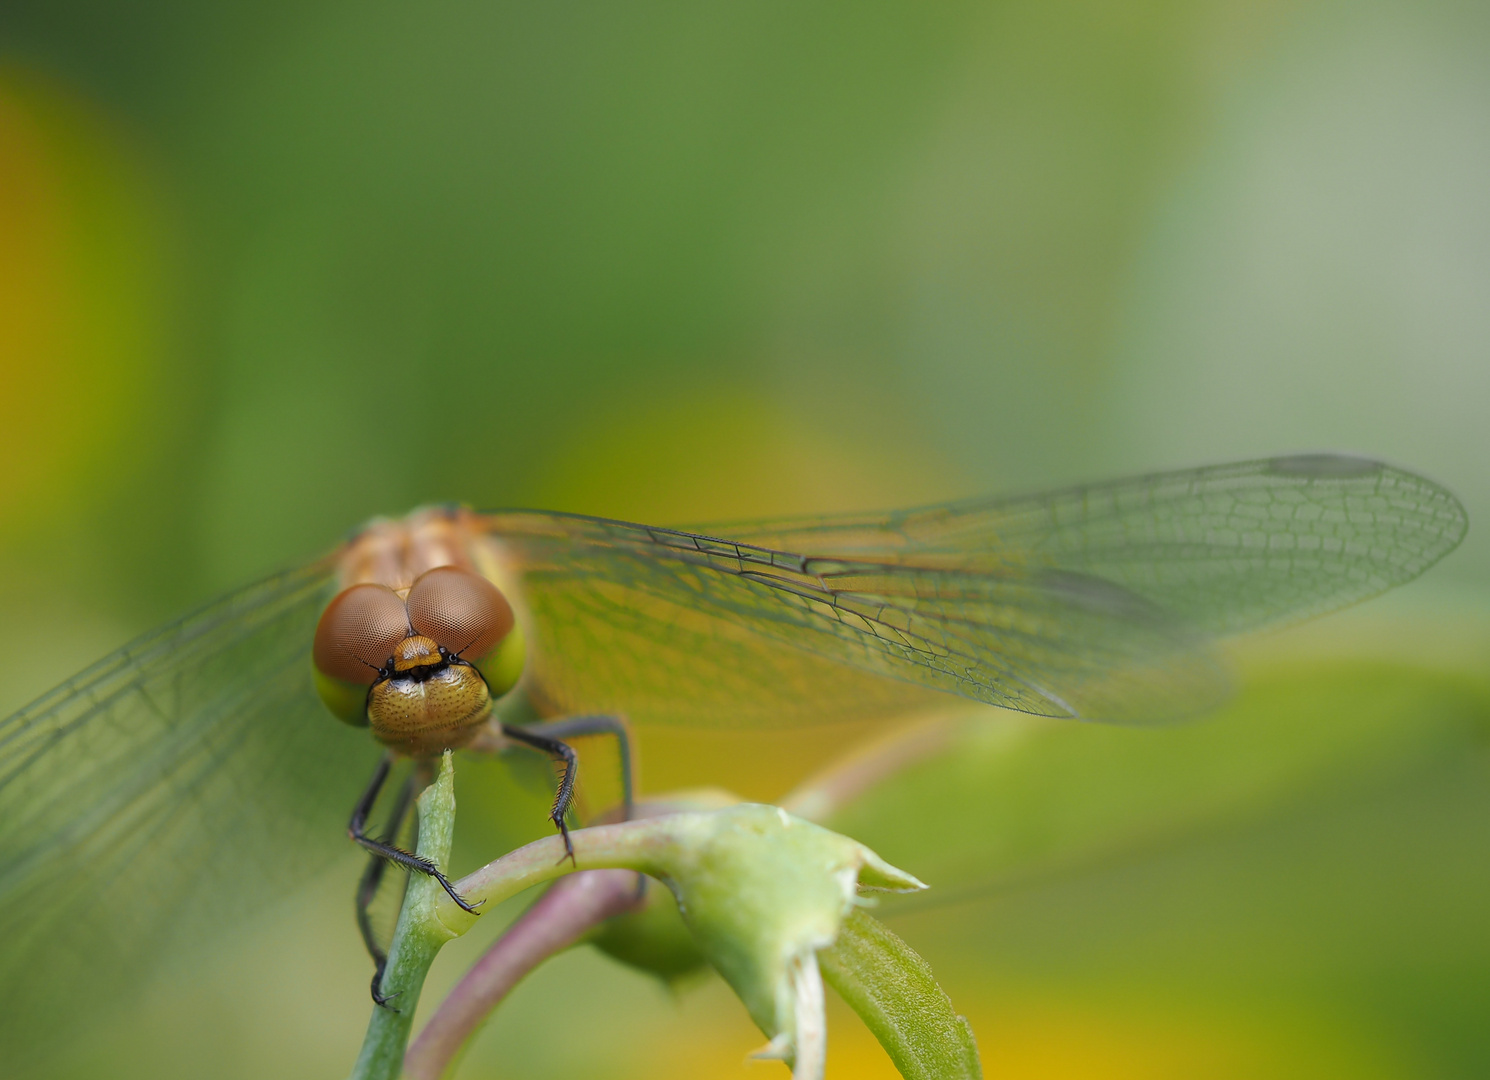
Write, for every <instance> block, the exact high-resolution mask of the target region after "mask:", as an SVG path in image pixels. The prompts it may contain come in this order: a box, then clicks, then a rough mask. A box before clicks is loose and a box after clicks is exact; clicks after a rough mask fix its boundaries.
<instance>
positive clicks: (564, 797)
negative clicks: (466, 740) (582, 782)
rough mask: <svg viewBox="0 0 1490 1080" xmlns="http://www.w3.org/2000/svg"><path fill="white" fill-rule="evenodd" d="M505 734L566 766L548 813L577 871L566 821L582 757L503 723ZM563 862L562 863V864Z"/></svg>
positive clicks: (571, 749)
mask: <svg viewBox="0 0 1490 1080" xmlns="http://www.w3.org/2000/svg"><path fill="white" fill-rule="evenodd" d="M502 734H503V735H506V736H507V737H508V738H509V739H512V740H513V741H514V742H520V743H523V744H525V745H527V746H531V747H532V748H533V749H534V750H541V751H543V752H544V753H545V754H548V755H549V756H550V757H552V758H553V759H554V760H555V761H557V762H559V763H560V765H562V766H563V771H562V772H561V773H560V774H559V790H558V791H556V792H555V793H554V806H553V809H552V810H550V811H549V812H548V818H549V820H550V821H552V822H553V823H554V825H556V826H557V827H558V830H559V835H560V836H562V837H563V838H564V859H568V860H569V861H570V862H572V863H574V865H575V867H576V868H578V867H579V863H577V862H575V861H574V844H573V842H572V841H570V839H569V824H568V822H566V821H565V820H564V819H565V816H566V815H567V814H568V813H569V807H570V805H571V804H572V803H573V802H574V781H575V780H576V778H577V777H578V773H579V755H578V754H576V753H575V752H574V747H572V746H570V745H569V744H568V743H566V742H563V741H561V740H559V739H552V738H549V737H548V736H547V735H539V734H538V733H536V732H533V731H529V730H527V729H526V728H520V727H517V726H515V725H511V724H503V725H502ZM564 859H560V860H559V861H560V862H563V861H564Z"/></svg>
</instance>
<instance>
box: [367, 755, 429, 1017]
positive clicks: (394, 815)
mask: <svg viewBox="0 0 1490 1080" xmlns="http://www.w3.org/2000/svg"><path fill="white" fill-rule="evenodd" d="M414 781H415V776H414V775H413V774H410V776H409V777H408V779H406V780H405V781H404V782H403V785H402V786H401V787H400V788H399V789H398V798H397V800H395V801H394V804H393V809H392V811H391V812H390V813H389V815H388V822H387V824H386V826H385V827H384V833H383V836H384V839H385V841H387V842H389V843H391V842H393V840H394V839H395V838H396V837H397V836H398V832H399V830H400V829H401V828H403V823H404V818H405V817H407V816H408V813H409V807H410V805H412V803H413V801H414ZM387 869H388V860H387V859H385V858H383V857H382V856H381V855H372V856H370V857H369V858H368V860H367V868H366V869H365V870H363V871H362V880H361V881H359V882H358V883H357V929H358V931H359V932H360V933H361V934H362V944H363V945H364V946H365V947H366V949H367V954H368V955H369V956H371V957H372V960H373V965H374V970H373V977H372V999H373V1001H374V1002H375V1003H376V1004H378V1005H382V1006H384V1007H385V1008H392V1006H391V1005H389V1004H388V1003H389V1002H390V1001H392V1000H393V999H394V998H396V997H398V993H392V994H388V995H387V996H384V995H383V993H382V991H381V990H380V989H379V986H380V984H381V983H382V981H383V970H384V968H386V967H387V966H388V954H387V953H385V952H384V951H383V947H382V946H381V945H380V944H378V938H377V935H376V934H375V933H373V927H372V919H371V917H370V915H369V911H368V909H369V908H370V907H371V906H372V902H373V898H374V897H376V896H377V895H378V887H379V886H380V885H381V884H382V883H383V874H384V873H385V871H387ZM394 1011H395V1012H397V1011H398V1010H396V1009H395V1010H394Z"/></svg>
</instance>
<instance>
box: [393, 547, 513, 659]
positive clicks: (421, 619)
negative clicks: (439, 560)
mask: <svg viewBox="0 0 1490 1080" xmlns="http://www.w3.org/2000/svg"><path fill="white" fill-rule="evenodd" d="M514 621H515V620H514V618H513V615H512V605H511V604H509V603H507V598H506V597H505V596H503V595H502V592H501V590H500V589H498V588H497V587H496V586H495V585H493V584H492V583H491V582H490V581H487V580H486V578H484V577H482V576H481V575H480V574H473V573H471V571H469V570H462V569H460V567H457V566H437V567H435V568H434V569H433V570H427V571H425V572H424V573H423V574H420V575H419V579H418V580H417V581H415V582H414V585H413V587H412V588H411V589H409V625H410V626H412V627H413V628H414V630H415V632H416V633H420V634H423V635H424V636H425V637H428V638H433V639H434V641H435V643H436V644H438V645H443V646H444V647H445V648H446V649H447V650H449V651H450V652H452V653H455V654H456V655H457V656H460V657H462V658H463V659H466V660H479V659H481V658H482V657H484V656H486V655H487V654H488V653H490V652H491V651H492V650H493V649H495V648H496V647H497V645H498V644H500V643H501V641H502V639H503V638H505V637H506V636H507V635H508V633H509V632H511V630H512V624H513V622H514Z"/></svg>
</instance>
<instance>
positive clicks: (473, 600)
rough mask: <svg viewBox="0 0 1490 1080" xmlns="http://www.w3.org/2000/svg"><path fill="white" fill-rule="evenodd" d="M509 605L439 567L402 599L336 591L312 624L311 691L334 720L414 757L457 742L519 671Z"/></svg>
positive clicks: (387, 593)
mask: <svg viewBox="0 0 1490 1080" xmlns="http://www.w3.org/2000/svg"><path fill="white" fill-rule="evenodd" d="M522 654H523V643H522V635H521V634H520V633H519V632H518V630H517V625H516V620H515V618H514V616H513V613H512V606H511V605H510V604H509V603H508V602H507V598H506V597H505V596H503V595H502V593H501V590H499V589H498V588H497V587H496V586H495V585H493V584H492V583H491V582H490V581H488V580H487V579H486V578H484V577H481V576H480V575H479V574H475V573H472V572H471V571H469V570H463V569H461V568H459V567H454V566H440V567H436V568H435V569H433V570H429V571H426V572H425V573H424V574H421V575H420V576H419V577H418V578H417V579H416V580H415V581H414V584H413V585H412V586H410V588H409V589H408V591H407V595H405V596H401V595H400V594H399V593H397V592H395V591H394V590H393V589H390V588H388V587H387V586H385V585H377V584H371V583H363V584H359V585H353V586H351V587H350V588H347V589H343V590H342V591H341V592H340V593H338V594H337V596H336V597H335V599H333V600H332V601H331V603H330V604H328V605H327V606H326V610H325V612H323V613H322V615H321V621H320V624H319V625H318V626H317V627H316V637H315V646H314V649H313V654H312V659H313V661H314V666H315V676H316V689H317V690H318V691H319V692H320V695H321V700H322V701H324V702H325V703H326V707H327V708H329V709H330V710H331V712H332V713H333V714H334V715H335V716H336V717H338V718H339V719H341V720H344V721H346V722H347V723H349V724H353V725H355V726H358V727H370V728H371V729H372V733H373V735H374V736H376V737H377V739H378V740H379V741H380V742H382V743H384V744H385V745H387V746H390V747H392V748H393V749H395V750H398V751H401V752H403V753H407V754H410V755H414V756H422V755H425V754H431V753H436V752H438V751H440V750H443V749H446V748H451V747H457V746H460V745H462V744H464V743H465V742H467V741H469V740H470V738H471V737H472V736H473V735H474V734H475V732H476V729H477V728H478V727H479V726H480V725H481V724H482V723H484V722H485V720H486V718H487V716H488V715H489V714H490V712H491V705H492V700H493V698H494V697H500V696H501V695H503V694H505V693H506V692H507V691H508V690H510V689H511V688H512V687H513V685H514V684H515V683H516V682H517V678H518V676H519V675H520V674H521V672H522Z"/></svg>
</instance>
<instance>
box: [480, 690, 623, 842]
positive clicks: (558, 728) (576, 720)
mask: <svg viewBox="0 0 1490 1080" xmlns="http://www.w3.org/2000/svg"><path fill="white" fill-rule="evenodd" d="M504 730H505V729H504ZM523 731H525V732H529V733H532V734H539V735H547V736H549V737H551V738H555V739H567V738H570V737H572V736H575V735H613V736H615V739H616V750H617V753H618V755H619V756H620V758H621V805H622V820H624V821H630V820H631V813H632V810H633V808H634V806H635V790H636V770H635V767H634V766H633V764H632V760H631V729H630V728H629V727H627V725H626V721H624V720H622V719H621V718H620V717H619V716H602V715H596V716H564V717H560V718H558V719H556V720H544V721H542V722H540V723H536V724H528V725H526V726H524V728H523ZM509 734H510V733H509ZM566 809H567V807H566Z"/></svg>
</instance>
